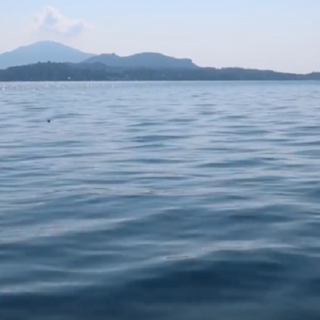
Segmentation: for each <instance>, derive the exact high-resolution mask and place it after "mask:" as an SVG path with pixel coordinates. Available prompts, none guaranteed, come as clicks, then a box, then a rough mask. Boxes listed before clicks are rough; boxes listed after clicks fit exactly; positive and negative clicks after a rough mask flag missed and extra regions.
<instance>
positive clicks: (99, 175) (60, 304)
mask: <svg viewBox="0 0 320 320" xmlns="http://www.w3.org/2000/svg"><path fill="white" fill-rule="evenodd" d="M0 111H1V116H0V204H1V206H0V319H3V320H11V319H12V320H20V319H21V320H24V319H30V320H31V319H32V320H43V319H50V320H53V319H54V320H87V319H90V320H100V319H101V320H102V319H103V320H104V319H110V320H118V319H124V320H127V319H128V320H131V319H137V320H140V319H141V320H144V319H146V320H149V319H150V320H154V319H156V320H162V319H163V320H214V319H218V320H255V319H259V320H271V319H272V320H282V319H288V320H301V319H308V320H311V319H312V320H319V319H320V303H319V299H320V298H319V296H320V83H316V82H162V83H161V82H154V83H148V82H143V83H142V82H141V83H138V82H136V83H134V82H128V83H111V82H110V83H94V82H93V83H89V82H88V83H0ZM48 119H50V120H51V122H47V120H48Z"/></svg>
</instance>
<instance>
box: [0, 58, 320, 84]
mask: <svg viewBox="0 0 320 320" xmlns="http://www.w3.org/2000/svg"><path fill="white" fill-rule="evenodd" d="M118 80H119V81H126V80H128V81H129V80H130V81H156V80H171V81H183V80H184V81H188V80H190V81H191V80H229V81H231V80H253V81H257V80H320V73H311V74H306V75H298V74H290V73H281V72H274V71H263V70H252V69H241V68H223V69H215V68H196V69H177V68H175V69H171V68H162V69H152V68H115V67H114V68H112V67H107V66H106V65H104V64H102V63H93V64H88V63H79V64H71V63H51V62H47V63H36V64H31V65H25V66H18V67H11V68H8V69H5V70H0V81H118Z"/></svg>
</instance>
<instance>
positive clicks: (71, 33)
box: [33, 6, 91, 37]
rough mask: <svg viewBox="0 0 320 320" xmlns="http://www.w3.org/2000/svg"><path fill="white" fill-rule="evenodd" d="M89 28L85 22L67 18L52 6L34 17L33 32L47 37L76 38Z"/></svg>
mask: <svg viewBox="0 0 320 320" xmlns="http://www.w3.org/2000/svg"><path fill="white" fill-rule="evenodd" d="M89 28H91V25H89V24H88V23H86V22H85V21H84V20H82V19H70V18H67V17H65V16H64V15H62V14H61V13H60V12H59V10H57V9H56V8H53V7H50V6H47V7H45V8H44V10H43V11H42V12H40V13H37V14H35V16H34V25H33V30H34V31H37V32H39V33H42V34H45V35H56V36H66V37H75V36H77V35H79V34H81V33H83V32H84V31H85V30H87V29H89Z"/></svg>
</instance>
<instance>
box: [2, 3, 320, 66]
mask: <svg viewBox="0 0 320 320" xmlns="http://www.w3.org/2000/svg"><path fill="white" fill-rule="evenodd" d="M0 12H1V19H0V52H4V51H8V50H12V49H14V48H16V47H18V46H20V45H25V44H29V43H32V42H35V41H38V40H56V41H59V42H62V43H65V44H68V45H71V46H74V47H76V48H79V49H81V50H84V51H86V52H92V53H112V52H114V53H117V54H119V55H129V54H132V53H137V52H143V51H152V52H161V53H164V54H168V55H172V56H176V57H188V58H191V59H193V61H194V62H195V63H197V64H198V65H200V66H214V67H228V66H232V67H249V68H259V69H275V70H279V71H292V72H310V71H320V36H319V30H320V18H319V17H320V0H72V1H71V0H51V1H50V2H48V0H0Z"/></svg>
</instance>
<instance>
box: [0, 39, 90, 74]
mask: <svg viewBox="0 0 320 320" xmlns="http://www.w3.org/2000/svg"><path fill="white" fill-rule="evenodd" d="M92 56H93V54H89V53H84V52H82V51H80V50H77V49H74V48H71V47H68V46H66V45H63V44H60V43H57V42H54V41H40V42H36V43H33V44H31V45H28V46H23V47H19V48H17V49H15V50H13V51H10V52H5V53H3V54H0V69H6V68H9V67H13V66H21V65H26V64H34V63H37V62H47V61H51V62H73V63H78V62H81V61H83V60H86V59H88V58H90V57H92Z"/></svg>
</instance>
